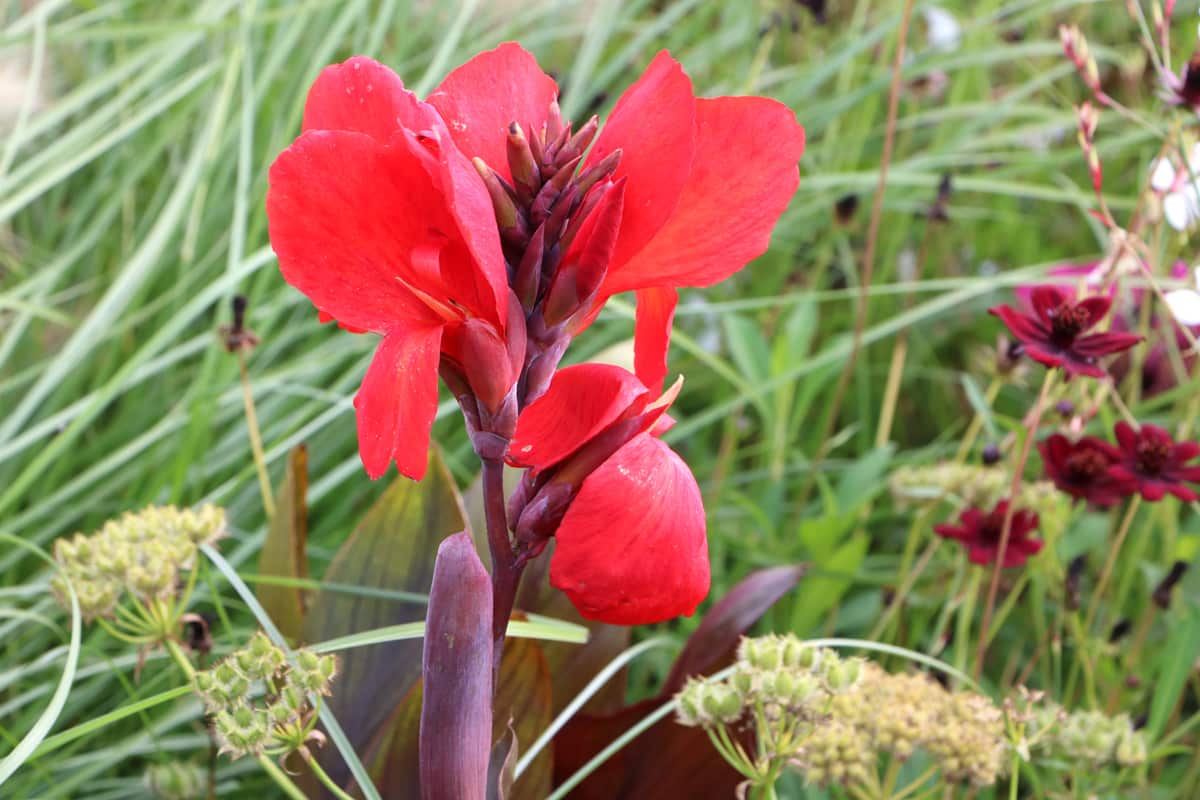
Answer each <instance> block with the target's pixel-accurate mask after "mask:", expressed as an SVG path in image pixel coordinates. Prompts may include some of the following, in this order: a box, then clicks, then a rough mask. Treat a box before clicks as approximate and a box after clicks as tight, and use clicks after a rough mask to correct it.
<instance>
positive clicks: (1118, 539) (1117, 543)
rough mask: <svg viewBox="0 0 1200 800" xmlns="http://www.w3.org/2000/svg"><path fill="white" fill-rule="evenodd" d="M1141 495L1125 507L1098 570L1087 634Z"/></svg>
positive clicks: (1090, 605)
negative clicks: (1106, 555)
mask: <svg viewBox="0 0 1200 800" xmlns="http://www.w3.org/2000/svg"><path fill="white" fill-rule="evenodd" d="M1141 503H1142V496H1141V495H1140V494H1135V495H1134V496H1133V498H1132V499H1130V501H1129V506H1128V507H1126V509H1125V516H1124V517H1123V518H1122V519H1121V527H1120V528H1118V529H1117V535H1116V536H1115V537H1113V542H1112V545H1111V546H1110V547H1109V548H1108V558H1107V559H1105V561H1104V568H1103V569H1102V570H1101V571H1100V579H1099V580H1098V581H1096V589H1095V591H1093V592H1092V600H1091V602H1090V603H1088V612H1087V616H1086V617H1085V618H1084V622H1083V632H1084V635H1087V634H1088V632H1089V631H1091V629H1092V623H1093V622H1095V620H1096V613H1097V612H1098V611H1099V610H1100V598H1101V597H1103V595H1104V590H1105V589H1107V588H1108V581H1109V579H1110V578H1111V577H1112V571H1113V567H1115V566H1116V564H1117V556H1118V555H1119V554H1120V552H1121V545H1122V544H1124V543H1125V537H1126V536H1128V535H1129V529H1130V527H1132V525H1133V518H1134V517H1135V516H1137V512H1138V509H1139V508H1140V507H1141Z"/></svg>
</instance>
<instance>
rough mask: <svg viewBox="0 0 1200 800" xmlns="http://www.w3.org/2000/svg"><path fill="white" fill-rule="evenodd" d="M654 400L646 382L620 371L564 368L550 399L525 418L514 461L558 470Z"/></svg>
mask: <svg viewBox="0 0 1200 800" xmlns="http://www.w3.org/2000/svg"><path fill="white" fill-rule="evenodd" d="M649 400H650V396H649V392H647V391H646V387H645V386H643V385H642V382H641V381H639V380H638V379H637V378H636V377H634V376H633V375H631V374H630V373H629V372H628V371H627V370H624V369H621V368H620V367H616V366H613V365H611V364H576V365H575V366H571V367H564V368H563V369H560V370H559V371H558V372H556V373H555V375H554V379H553V380H551V381H550V388H549V389H547V390H546V393H545V394H544V395H542V396H541V397H539V398H538V399H537V400H535V401H534V402H533V403H531V404H530V405H529V406H528V407H527V408H526V409H525V410H524V411H522V412H521V416H520V418H518V419H517V432H516V434H514V436H513V439H512V442H511V443H510V444H509V446H508V458H509V461H510V462H512V463H513V464H519V465H521V466H527V467H533V468H535V469H545V468H546V467H549V466H552V465H554V464H557V463H558V462H559V461H562V460H563V459H564V458H566V457H567V456H569V455H570V454H571V453H572V452H574V451H575V450H576V449H578V448H579V447H580V446H581V445H583V444H584V443H585V442H587V441H588V440H590V439H591V438H592V437H593V436H595V435H596V434H598V433H600V432H601V431H602V430H604V429H605V428H607V427H608V426H609V425H611V424H613V423H614V422H616V421H617V420H619V419H622V418H624V417H626V416H629V414H630V412H631V411H632V413H633V414H637V413H639V412H640V411H641V410H642V408H643V407H644V406H645V405H646V402H647V401H649Z"/></svg>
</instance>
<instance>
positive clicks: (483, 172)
mask: <svg viewBox="0 0 1200 800" xmlns="http://www.w3.org/2000/svg"><path fill="white" fill-rule="evenodd" d="M471 163H472V164H473V165H474V166H475V171H476V172H478V173H479V177H480V178H482V179H483V184H484V186H486V187H487V190H488V195H489V196H491V198H492V209H493V210H494V211H495V213H496V224H497V226H498V227H499V228H500V236H501V237H502V238H503V239H504V240H505V241H506V242H509V243H510V244H512V245H513V246H515V247H524V246H525V245H526V244H527V243H528V241H529V224H528V223H527V222H526V221H525V215H524V214H523V213H521V210H520V209H519V208H517V204H516V202H515V201H514V199H513V196H514V195H515V194H516V192H515V191H514V190H512V189H511V188H510V187H508V186H507V185H506V182H505V180H504V179H503V178H501V177H500V175H499V174H497V172H496V171H495V170H494V169H492V168H491V167H489V166H488V165H487V164H486V163H484V161H483V159H481V158H479V157H478V156H476V157H475V158H472V159H471Z"/></svg>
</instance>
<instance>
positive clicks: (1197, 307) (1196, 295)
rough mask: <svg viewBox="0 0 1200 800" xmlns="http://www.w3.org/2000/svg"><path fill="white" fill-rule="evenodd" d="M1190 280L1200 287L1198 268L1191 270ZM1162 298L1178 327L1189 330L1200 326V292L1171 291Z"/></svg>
mask: <svg viewBox="0 0 1200 800" xmlns="http://www.w3.org/2000/svg"><path fill="white" fill-rule="evenodd" d="M1192 279H1193V281H1194V282H1195V283H1196V285H1197V286H1198V287H1200V266H1196V267H1193V268H1192ZM1163 297H1164V298H1165V299H1166V301H1167V308H1169V309H1170V310H1171V314H1172V315H1173V316H1174V317H1175V319H1176V321H1178V322H1179V324H1180V325H1186V326H1188V327H1189V328H1190V327H1193V326H1196V325H1200V292H1197V291H1196V290H1195V289H1172V290H1171V291H1169V292H1167V293H1166V294H1165V295H1164V296H1163Z"/></svg>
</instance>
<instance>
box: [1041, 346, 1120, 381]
mask: <svg viewBox="0 0 1200 800" xmlns="http://www.w3.org/2000/svg"><path fill="white" fill-rule="evenodd" d="M1023 345H1024V348H1025V355H1027V356H1029V357H1030V358H1032V359H1033V360H1034V361H1036V362H1038V363H1039V364H1045V365H1046V366H1047V367H1061V366H1063V362H1064V358H1063V355H1062V353H1060V352H1057V351H1055V350H1049V349H1047V348H1045V347H1043V346H1042V345H1040V344H1038V343H1036V342H1024V343H1023ZM1100 374H1101V375H1103V374H1104V373H1103V372H1101V373H1100Z"/></svg>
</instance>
